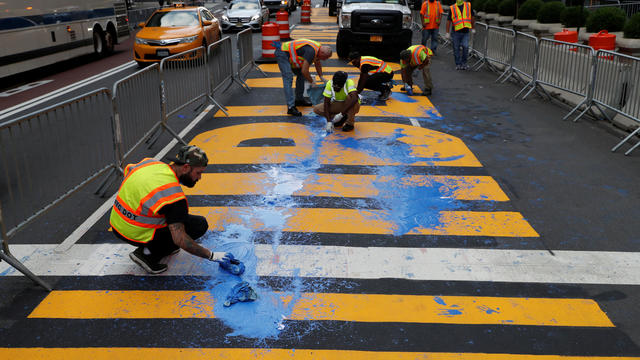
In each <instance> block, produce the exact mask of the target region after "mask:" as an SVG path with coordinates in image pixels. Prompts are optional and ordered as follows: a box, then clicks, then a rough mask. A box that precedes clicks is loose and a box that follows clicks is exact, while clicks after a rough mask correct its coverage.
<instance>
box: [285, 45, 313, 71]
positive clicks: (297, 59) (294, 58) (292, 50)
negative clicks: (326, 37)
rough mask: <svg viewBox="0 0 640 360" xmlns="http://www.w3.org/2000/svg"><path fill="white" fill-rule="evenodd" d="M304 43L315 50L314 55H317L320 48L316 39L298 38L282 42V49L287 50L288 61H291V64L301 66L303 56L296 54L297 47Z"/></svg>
mask: <svg viewBox="0 0 640 360" xmlns="http://www.w3.org/2000/svg"><path fill="white" fill-rule="evenodd" d="M291 45H293V46H291ZM305 45H309V46H311V47H312V48H313V50H314V51H315V53H316V56H317V55H318V50H320V43H319V42H317V41H313V40H309V39H300V40H293V41H289V42H286V43H284V44H282V51H284V52H289V61H290V62H291V64H292V65H298V67H302V63H303V62H304V58H303V57H302V56H298V54H297V51H298V49H300V48H301V47H303V46H305ZM314 57H315V56H314Z"/></svg>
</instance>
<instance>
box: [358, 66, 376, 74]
mask: <svg viewBox="0 0 640 360" xmlns="http://www.w3.org/2000/svg"><path fill="white" fill-rule="evenodd" d="M378 68H379V66H373V65H371V64H364V65H362V66H360V71H361V72H363V73H367V74H368V73H369V71H374V70H378Z"/></svg>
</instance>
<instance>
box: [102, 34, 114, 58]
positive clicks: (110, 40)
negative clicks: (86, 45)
mask: <svg viewBox="0 0 640 360" xmlns="http://www.w3.org/2000/svg"><path fill="white" fill-rule="evenodd" d="M114 47H115V38H114V36H113V34H112V33H111V31H108V30H107V31H105V32H104V33H103V34H102V50H103V53H102V55H104V56H106V55H109V54H111V53H112V52H113V48H114Z"/></svg>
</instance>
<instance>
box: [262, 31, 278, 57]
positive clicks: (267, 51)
mask: <svg viewBox="0 0 640 360" xmlns="http://www.w3.org/2000/svg"><path fill="white" fill-rule="evenodd" d="M274 41H280V35H278V26H277V25H276V24H274V23H272V22H266V23H264V24H263V25H262V57H263V58H275V57H276V48H275V47H274V46H273V45H272V44H271V43H273V42H274Z"/></svg>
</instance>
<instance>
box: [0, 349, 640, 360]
mask: <svg viewBox="0 0 640 360" xmlns="http://www.w3.org/2000/svg"><path fill="white" fill-rule="evenodd" d="M0 358H3V359H48V360H85V359H92V360H113V359H123V360H165V359H166V360H169V359H188V360H211V359H262V360H281V359H291V360H333V359H349V360H416V359H429V360H638V357H635V356H634V357H622V356H620V357H618V356H565V355H524V354H504V353H503V354H488V353H444V352H392V351H360V350H325V349H299V348H295V349H277V348H268V349H264V348H243V349H237V348H230V349H222V348H221V349H215V348H200V347H198V348H180V349H177V348H143V347H120V348H119V347H110V348H100V347H89V348H0Z"/></svg>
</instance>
